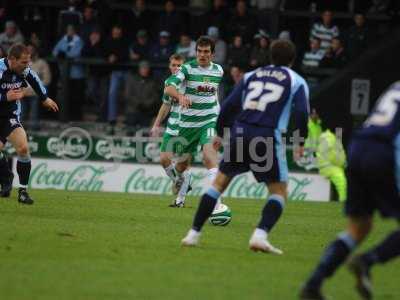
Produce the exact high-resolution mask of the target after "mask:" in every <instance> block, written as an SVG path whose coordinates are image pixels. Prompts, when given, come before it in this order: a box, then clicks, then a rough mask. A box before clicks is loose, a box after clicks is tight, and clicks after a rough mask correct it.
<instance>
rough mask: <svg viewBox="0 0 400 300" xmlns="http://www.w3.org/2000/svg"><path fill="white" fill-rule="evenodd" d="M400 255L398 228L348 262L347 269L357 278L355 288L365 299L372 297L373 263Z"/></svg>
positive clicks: (383, 261)
mask: <svg viewBox="0 0 400 300" xmlns="http://www.w3.org/2000/svg"><path fill="white" fill-rule="evenodd" d="M398 256H400V230H395V231H394V232H392V233H391V234H389V235H388V236H387V237H386V239H385V240H383V241H382V242H381V243H380V244H378V246H376V247H375V248H372V249H371V250H369V251H367V252H365V253H363V254H360V255H356V256H354V257H353V258H352V259H351V260H350V262H349V269H350V271H351V272H352V273H353V274H354V276H355V277H356V279H357V286H356V287H357V290H358V292H359V293H360V295H361V296H362V297H364V298H365V299H370V298H372V285H371V279H370V269H371V268H372V266H374V265H375V264H384V263H386V262H388V261H390V260H392V259H393V258H396V257H398Z"/></svg>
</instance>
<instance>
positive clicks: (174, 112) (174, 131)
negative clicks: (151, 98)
mask: <svg viewBox="0 0 400 300" xmlns="http://www.w3.org/2000/svg"><path fill="white" fill-rule="evenodd" d="M170 77H171V76H170ZM170 77H168V78H167V79H166V80H165V82H164V86H167V81H168V80H169V78H170ZM178 90H179V92H180V93H184V92H185V89H184V88H183V86H182V85H181V86H180V87H179V89H178ZM162 101H163V103H166V104H168V105H170V106H171V110H170V113H169V117H168V121H167V128H166V130H165V132H166V133H168V134H170V135H173V136H177V135H178V134H179V124H178V122H179V117H180V113H181V107H180V106H179V104H178V102H177V101H175V100H173V99H172V97H170V96H168V95H167V94H163V96H162Z"/></svg>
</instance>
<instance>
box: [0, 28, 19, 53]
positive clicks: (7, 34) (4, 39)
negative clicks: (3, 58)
mask: <svg viewBox="0 0 400 300" xmlns="http://www.w3.org/2000/svg"><path fill="white" fill-rule="evenodd" d="M24 41H25V39H24V36H23V35H22V33H21V32H20V30H19V29H18V27H17V24H16V23H15V22H14V21H7V22H6V24H5V28H4V32H3V33H1V34H0V46H1V47H2V48H3V49H4V51H6V52H8V49H9V48H10V47H11V45H13V44H15V43H24Z"/></svg>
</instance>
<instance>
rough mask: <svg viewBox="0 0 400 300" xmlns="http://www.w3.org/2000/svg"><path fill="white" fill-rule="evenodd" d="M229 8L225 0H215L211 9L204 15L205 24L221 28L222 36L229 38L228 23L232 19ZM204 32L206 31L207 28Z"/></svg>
mask: <svg viewBox="0 0 400 300" xmlns="http://www.w3.org/2000/svg"><path fill="white" fill-rule="evenodd" d="M230 18H231V17H230V14H229V8H228V7H227V5H226V1H225V0H214V1H213V5H212V8H211V10H210V11H208V12H207V13H206V15H205V16H204V20H205V22H204V23H205V24H208V25H209V26H214V27H217V28H219V30H220V36H221V38H224V39H226V38H227V30H226V23H227V20H230ZM202 32H205V28H204V30H203V31H202Z"/></svg>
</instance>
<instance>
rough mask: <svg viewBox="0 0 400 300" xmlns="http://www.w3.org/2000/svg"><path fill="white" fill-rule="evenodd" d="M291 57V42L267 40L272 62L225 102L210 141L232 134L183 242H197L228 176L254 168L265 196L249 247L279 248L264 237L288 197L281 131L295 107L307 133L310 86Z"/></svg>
mask: <svg viewBox="0 0 400 300" xmlns="http://www.w3.org/2000/svg"><path fill="white" fill-rule="evenodd" d="M295 57H296V49H295V46H294V45H293V43H291V42H290V41H285V40H278V41H275V42H274V43H272V45H271V62H272V64H273V65H270V66H265V67H262V68H258V69H256V70H254V71H252V72H249V73H246V74H245V76H244V78H243V80H242V81H241V82H240V83H239V84H238V85H237V86H236V88H235V89H234V90H233V91H232V93H231V94H230V95H229V96H228V98H227V99H226V100H225V101H224V102H223V104H222V107H221V112H220V115H219V117H218V121H217V134H218V137H219V138H216V139H215V140H214V146H215V147H219V146H220V145H221V138H222V137H223V135H224V131H228V133H230V138H229V144H228V145H227V146H225V145H224V158H223V160H222V161H221V163H220V166H219V172H218V175H217V177H216V179H215V180H214V182H213V185H212V187H211V188H210V189H209V190H208V191H207V193H206V194H204V195H203V197H202V199H201V202H200V205H199V208H198V210H197V213H196V215H195V218H194V221H193V226H192V229H190V231H189V232H188V234H187V235H186V237H185V238H184V239H183V240H182V245H184V246H195V245H197V243H198V241H199V237H200V231H201V228H202V227H203V225H204V223H205V221H206V220H207V218H208V217H209V216H210V215H211V213H212V211H213V209H214V207H215V204H216V201H217V199H218V197H219V196H220V195H221V194H222V193H223V192H224V191H225V189H226V188H227V187H228V185H229V183H230V182H231V180H232V178H233V177H234V176H236V175H238V174H241V173H244V172H247V171H252V173H253V175H254V176H255V178H256V179H257V181H258V182H263V183H265V184H266V185H267V188H268V191H269V196H268V200H267V203H266V205H265V207H264V209H263V211H262V216H261V220H260V222H259V224H258V226H257V228H256V229H255V231H254V233H253V235H252V237H251V239H250V249H252V250H254V251H263V252H270V253H275V254H281V253H282V251H281V250H279V249H277V248H275V247H273V246H272V245H271V244H270V243H269V242H268V239H267V234H268V233H269V232H270V231H271V230H272V228H273V227H274V225H275V224H276V222H277V221H278V219H279V217H280V216H281V214H282V211H283V207H284V204H285V201H286V198H287V181H288V168H287V162H286V157H285V154H286V153H285V149H284V147H283V144H282V137H281V133H282V132H284V131H286V129H287V125H288V121H289V117H290V114H291V110H292V109H293V110H294V114H295V117H296V125H297V126H296V127H297V128H298V129H299V130H300V137H303V138H306V136H307V120H308V113H309V103H308V102H309V101H308V98H309V97H308V94H309V92H308V86H307V84H306V82H305V80H304V79H303V78H302V77H301V76H299V75H298V74H297V73H295V72H294V71H293V70H291V69H290V66H291V65H292V64H293V62H294V60H295ZM301 145H302V144H301ZM302 151H303V147H302V146H300V144H298V147H296V153H297V155H298V156H299V155H301V154H302Z"/></svg>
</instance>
